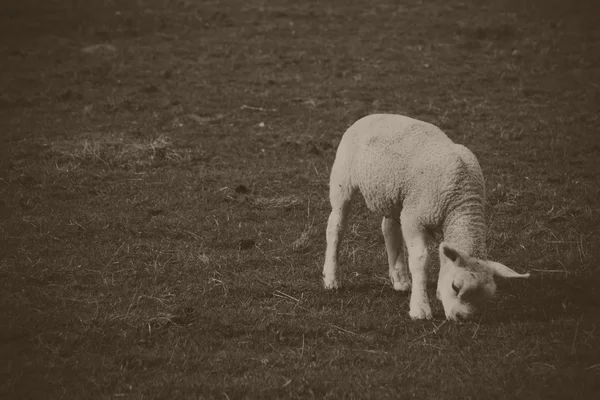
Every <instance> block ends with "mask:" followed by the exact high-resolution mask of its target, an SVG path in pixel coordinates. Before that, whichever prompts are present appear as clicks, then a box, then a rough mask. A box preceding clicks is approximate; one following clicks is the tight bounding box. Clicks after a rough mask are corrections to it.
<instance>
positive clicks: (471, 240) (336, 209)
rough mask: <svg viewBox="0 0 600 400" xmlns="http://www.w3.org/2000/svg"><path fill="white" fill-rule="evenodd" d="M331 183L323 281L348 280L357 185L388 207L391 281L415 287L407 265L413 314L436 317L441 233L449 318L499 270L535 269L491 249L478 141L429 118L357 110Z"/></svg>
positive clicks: (466, 309) (377, 207) (459, 314)
mask: <svg viewBox="0 0 600 400" xmlns="http://www.w3.org/2000/svg"><path fill="white" fill-rule="evenodd" d="M329 189H330V201H331V208H332V210H331V214H330V216H329V220H328V224H327V251H326V254H325V265H324V267H323V283H324V285H325V288H326V289H337V288H339V287H341V278H340V272H339V261H338V258H339V249H340V242H341V240H342V236H343V232H344V228H345V226H346V224H347V218H348V213H349V211H350V204H351V200H352V197H353V195H354V194H355V193H356V191H357V190H359V191H360V192H361V193H362V195H363V197H364V199H365V202H366V204H367V207H368V208H369V209H370V210H371V211H373V212H377V213H379V214H381V215H383V221H382V223H381V230H382V231H383V236H384V239H385V247H386V250H387V256H388V262H389V274H390V279H391V281H392V284H393V285H394V289H396V290H403V291H406V290H409V289H410V287H411V281H410V278H409V276H408V270H409V269H410V273H411V275H412V293H411V297H410V312H409V314H410V316H411V318H413V319H430V318H431V317H432V315H431V307H430V306H429V300H428V298H427V292H426V282H427V278H426V266H427V263H428V257H429V254H428V251H427V247H428V243H430V241H431V240H433V239H435V238H439V237H440V236H441V237H443V241H442V242H441V244H440V246H439V256H440V273H439V278H438V284H437V297H438V299H440V300H441V301H442V304H443V306H444V311H445V314H446V318H448V319H451V320H457V319H458V318H468V317H469V316H470V315H472V314H473V312H475V310H476V309H477V306H478V305H480V304H481V303H483V302H484V301H485V300H487V299H489V298H491V297H492V296H493V295H494V292H495V291H496V283H495V282H494V278H495V277H497V276H500V277H503V278H527V277H529V274H519V273H517V272H515V271H513V270H512V269H510V268H508V267H506V266H504V265H502V264H500V263H497V262H494V261H489V260H487V259H486V256H487V249H486V243H485V236H486V226H485V220H484V203H485V185H484V180H483V174H482V172H481V168H480V167H479V163H478V162H477V159H476V158H475V156H474V155H473V153H471V151H469V150H468V149H467V148H466V147H464V146H461V145H459V144H455V143H454V142H452V140H450V139H449V138H448V137H447V136H446V135H445V134H444V132H442V131H441V130H440V129H439V128H437V127H436V126H434V125H432V124H429V123H426V122H422V121H418V120H415V119H412V118H408V117H405V116H401V115H390V114H375V115H369V116H367V117H364V118H362V119H360V120H358V121H357V122H356V123H354V125H352V126H351V127H350V128H349V129H348V130H347V131H346V133H345V134H344V136H343V137H342V140H341V142H340V144H339V147H338V149H337V154H336V158H335V162H334V164H333V167H332V170H331V180H330V188H329ZM405 246H406V247H405ZM405 248H406V250H407V251H408V267H407V265H406V261H405V257H404V249H405Z"/></svg>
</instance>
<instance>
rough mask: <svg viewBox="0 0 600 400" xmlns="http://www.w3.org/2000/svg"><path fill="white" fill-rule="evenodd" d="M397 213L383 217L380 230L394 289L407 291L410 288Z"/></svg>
mask: <svg viewBox="0 0 600 400" xmlns="http://www.w3.org/2000/svg"><path fill="white" fill-rule="evenodd" d="M398 217H399V215H398V214H392V215H391V216H387V217H383V220H382V221H381V231H382V232H383V238H384V239H385V249H386V251H387V256H388V264H389V267H390V279H391V281H392V285H394V289H395V290H401V291H407V290H409V289H410V277H409V276H408V266H407V265H406V260H405V257H404V239H403V238H402V229H400V221H399V220H398Z"/></svg>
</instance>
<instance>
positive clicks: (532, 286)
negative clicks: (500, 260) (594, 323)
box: [490, 271, 600, 322]
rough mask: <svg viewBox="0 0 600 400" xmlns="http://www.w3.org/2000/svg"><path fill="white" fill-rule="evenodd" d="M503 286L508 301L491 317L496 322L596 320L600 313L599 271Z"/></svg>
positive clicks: (539, 278)
mask: <svg viewBox="0 0 600 400" xmlns="http://www.w3.org/2000/svg"><path fill="white" fill-rule="evenodd" d="M502 286H504V287H502V288H501V289H500V290H501V291H502V293H504V294H505V295H504V296H502V297H505V298H503V299H502V301H501V302H500V303H499V307H498V309H496V310H495V311H494V312H492V313H491V314H493V316H492V315H490V317H491V318H493V319H494V320H495V321H497V322H506V321H526V320H529V321H546V322H549V321H553V320H556V319H565V318H581V317H584V316H585V317H587V318H597V316H598V312H597V311H598V309H600V273H599V272H598V271H593V272H589V273H583V274H579V275H574V274H571V275H569V274H567V275H563V274H560V275H554V276H548V275H540V274H536V275H534V276H532V277H531V278H530V279H529V280H528V281H527V282H523V283H520V284H510V285H508V284H507V285H502ZM507 286H511V287H507Z"/></svg>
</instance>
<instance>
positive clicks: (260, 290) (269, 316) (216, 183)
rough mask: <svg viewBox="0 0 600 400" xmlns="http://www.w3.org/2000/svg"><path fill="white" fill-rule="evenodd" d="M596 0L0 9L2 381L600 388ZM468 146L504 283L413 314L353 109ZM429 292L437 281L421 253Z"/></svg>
mask: <svg viewBox="0 0 600 400" xmlns="http://www.w3.org/2000/svg"><path fill="white" fill-rule="evenodd" d="M598 15H600V12H599V10H598V7H597V6H596V5H595V2H594V1H593V0H580V1H577V0H570V1H568V0H548V1H542V0H524V1H516V0H494V1H488V2H478V1H474V0H463V1H457V0H431V1H416V0H410V1H405V2H391V1H382V0H370V1H366V0H355V1H342V0H330V1H322V2H319V1H291V0H272V1H265V0H248V1H238V0H230V1H226V0H212V1H192V0H187V1H186V0H179V1H176V0H137V1H133V0H121V1H117V0H113V1H110V0H104V1H101V0H89V1H86V2H75V1H66V0H63V1H59V0H54V1H41V0H20V1H16V0H6V1H3V2H2V3H1V4H0V60H2V61H1V62H0V89H1V90H0V127H1V130H0V149H1V150H0V223H1V225H0V398H2V399H13V398H14V399H51V398H64V399H79V398H106V399H113V398H115V399H117V398H131V399H142V398H144V399H178V398H204V399H243V398H249V399H250V398H252V399H259V398H290V399H292V398H332V399H334V398H335V399H338V398H347V399H364V398H375V399H388V398H389V399H398V398H400V399H403V398H418V399H469V398H470V399H503V398H506V399H513V398H523V399H536V398H539V399H552V398H556V399H566V398H569V399H574V398H594V395H593V394H594V393H596V394H597V393H599V392H600V329H597V328H598V326H599V325H600V269H599V267H598V262H599V261H600V180H599V179H598V176H600V162H599V160H600V119H599V111H600V25H599V24H598ZM374 112H389V113H399V114H406V115H409V116H412V117H415V118H418V119H422V120H425V121H428V122H432V123H434V124H436V125H438V126H440V127H441V128H442V129H443V130H444V131H445V132H446V133H447V134H448V135H449V136H450V137H451V138H452V139H453V140H455V141H456V142H459V143H462V144H465V145H466V146H468V147H469V148H470V149H471V150H473V152H474V153H475V154H476V155H477V157H478V159H479V160H480V163H481V166H482V168H483V171H484V174H485V177H486V185H487V193H488V198H487V203H488V207H487V219H488V223H489V224H488V226H489V233H488V244H489V247H490V256H491V258H493V259H494V260H497V261H500V262H502V263H504V264H506V265H508V266H510V267H512V268H514V269H515V270H517V271H519V272H525V271H529V272H531V274H532V276H531V278H530V279H529V280H527V281H519V282H505V283H503V284H502V285H501V286H500V288H499V293H498V296H497V297H496V298H495V299H494V300H493V302H492V303H491V304H489V306H488V307H487V308H486V309H485V310H484V311H483V312H481V313H480V314H478V315H477V317H476V318H474V319H472V320H471V321H469V322H463V323H451V322H446V321H445V319H444V314H443V310H442V308H441V304H440V303H439V302H438V301H437V300H435V301H433V302H432V306H434V315H435V318H434V319H433V320H432V321H411V320H410V318H409V316H408V295H407V294H403V293H397V292H394V290H393V289H392V287H391V285H390V283H389V279H388V275H387V273H388V272H387V268H388V267H387V260H386V258H385V250H384V244H383V237H382V235H381V231H380V227H379V226H380V219H379V216H376V215H372V214H370V213H369V212H368V211H367V209H366V207H365V206H364V204H363V202H362V200H359V201H357V202H356V203H355V206H354V212H353V214H352V219H351V225H350V229H349V230H348V233H347V235H346V240H345V242H344V246H343V250H342V260H343V261H342V262H343V267H344V271H345V275H344V285H345V287H344V289H342V290H340V291H337V292H326V291H324V290H323V289H322V287H321V268H322V262H323V256H324V250H325V224H326V219H327V215H328V213H329V201H328V179H329V170H330V167H331V164H332V162H333V159H334V155H335V149H336V146H337V143H338V142H339V140H340V137H341V135H342V133H343V132H344V130H345V129H346V128H347V127H348V126H350V125H351V124H352V123H353V122H354V121H355V120H357V119H358V118H360V117H362V116H364V115H367V114H370V113H374ZM431 276H432V278H431V279H432V281H431V287H430V291H429V294H430V297H432V298H434V297H435V285H434V279H435V278H436V274H435V268H434V269H433V273H432V275H431Z"/></svg>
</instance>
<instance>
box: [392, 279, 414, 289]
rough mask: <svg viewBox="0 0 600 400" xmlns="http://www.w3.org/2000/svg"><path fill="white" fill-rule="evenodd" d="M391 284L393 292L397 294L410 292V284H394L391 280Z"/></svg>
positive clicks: (398, 282) (399, 282)
mask: <svg viewBox="0 0 600 400" xmlns="http://www.w3.org/2000/svg"><path fill="white" fill-rule="evenodd" d="M392 284H393V285H394V290H396V291H398V292H408V291H409V290H410V282H401V281H397V282H394V281H393V280H392Z"/></svg>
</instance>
